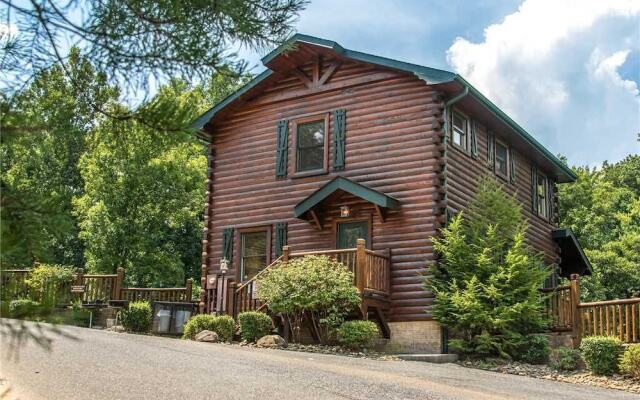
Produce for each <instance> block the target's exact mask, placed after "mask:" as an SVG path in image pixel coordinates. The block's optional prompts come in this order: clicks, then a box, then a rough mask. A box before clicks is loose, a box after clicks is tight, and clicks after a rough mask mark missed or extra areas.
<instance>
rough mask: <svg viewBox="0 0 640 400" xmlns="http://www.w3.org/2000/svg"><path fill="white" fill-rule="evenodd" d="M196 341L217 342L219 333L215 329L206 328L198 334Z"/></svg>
mask: <svg viewBox="0 0 640 400" xmlns="http://www.w3.org/2000/svg"><path fill="white" fill-rule="evenodd" d="M195 341H196V342H209V343H215V342H217V341H218V334H217V333H215V332H214V331H207V330H204V331H202V332H200V333H198V334H197V335H196V338H195Z"/></svg>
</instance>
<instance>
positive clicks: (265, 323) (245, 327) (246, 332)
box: [238, 311, 273, 342]
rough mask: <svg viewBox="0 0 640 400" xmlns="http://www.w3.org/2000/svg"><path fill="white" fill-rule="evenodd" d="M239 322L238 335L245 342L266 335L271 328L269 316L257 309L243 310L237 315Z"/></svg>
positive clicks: (253, 340)
mask: <svg viewBox="0 0 640 400" xmlns="http://www.w3.org/2000/svg"><path fill="white" fill-rule="evenodd" d="M238 324H240V337H241V338H242V340H246V341H247V342H255V341H256V340H257V339H260V338H261V337H263V336H265V335H268V334H269V333H271V330H272V329H273V324H272V321H271V317H269V316H268V315H267V314H265V313H262V312H257V311H249V312H243V313H240V314H239V315H238Z"/></svg>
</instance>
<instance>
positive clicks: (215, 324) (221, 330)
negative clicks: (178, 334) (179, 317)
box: [182, 314, 236, 342]
mask: <svg viewBox="0 0 640 400" xmlns="http://www.w3.org/2000/svg"><path fill="white" fill-rule="evenodd" d="M205 330H206V331H213V332H215V333H217V334H218V338H219V339H220V340H221V341H223V342H228V341H231V339H233V334H234V333H235V331H236V323H235V321H234V320H233V318H231V317H230V316H228V315H220V316H217V315H210V314H198V315H194V316H193V317H191V318H190V319H189V321H187V323H186V324H185V325H184V331H183V333H182V338H183V339H192V340H193V339H194V338H195V337H196V335H197V334H198V333H200V332H202V331H205Z"/></svg>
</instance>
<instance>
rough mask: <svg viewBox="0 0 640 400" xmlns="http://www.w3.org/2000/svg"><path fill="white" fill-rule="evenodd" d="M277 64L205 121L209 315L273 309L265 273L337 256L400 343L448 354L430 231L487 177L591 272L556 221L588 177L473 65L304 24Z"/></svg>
mask: <svg viewBox="0 0 640 400" xmlns="http://www.w3.org/2000/svg"><path fill="white" fill-rule="evenodd" d="M262 63H263V64H264V66H265V67H266V69H265V71H264V72H262V73H261V74H259V75H258V76H256V77H255V78H254V79H253V80H252V81H250V82H249V83H247V84H246V85H245V86H244V87H242V88H240V89H239V90H238V91H237V92H235V93H233V94H232V95H230V96H229V97H227V98H226V99H224V100H223V101H222V102H220V103H219V104H217V105H215V106H214V107H213V108H211V109H210V110H208V111H207V112H206V113H205V114H203V115H202V116H201V117H199V118H198V119H197V120H196V121H195V122H194V123H193V128H194V129H196V130H197V132H198V135H199V137H200V138H201V139H203V140H206V141H207V142H208V146H209V154H208V180H207V192H206V201H205V211H204V225H205V227H204V235H203V240H202V244H203V253H202V288H203V289H204V290H203V291H202V298H201V302H200V307H201V311H202V312H208V313H227V314H232V315H236V314H238V313H239V312H242V311H246V310H256V309H257V310H264V309H265V308H266V305H265V304H263V302H261V300H260V298H259V290H258V288H257V285H256V284H255V277H256V276H257V275H258V274H260V273H261V271H264V270H265V269H266V268H269V267H270V266H271V265H273V264H274V262H275V261H277V260H283V259H284V260H288V259H290V258H292V257H301V256H304V255H306V254H327V255H330V256H331V257H334V258H336V259H338V260H339V261H342V262H343V263H344V264H345V265H347V266H348V267H349V268H350V269H351V270H352V271H353V272H354V274H355V284H356V286H357V287H358V289H359V290H360V293H361V295H362V297H363V305H362V309H361V310H360V311H361V316H362V317H363V318H372V319H374V320H376V321H378V322H379V323H380V326H381V328H382V329H381V331H382V334H383V335H384V337H385V338H387V341H386V345H387V350H390V351H397V352H432V353H438V352H441V351H442V349H443V345H444V340H443V334H444V333H443V329H441V327H440V326H439V325H438V323H437V322H436V321H434V320H433V318H432V316H431V314H430V307H431V304H432V303H433V294H432V293H431V292H430V291H429V289H428V287H427V286H425V282H424V281H425V274H426V272H427V269H428V266H429V265H430V264H432V263H436V262H437V254H435V253H434V251H433V245H432V240H431V237H433V236H435V235H437V234H438V231H439V229H440V228H441V227H442V225H443V224H444V223H445V222H446V220H447V216H448V215H451V214H452V213H455V212H458V211H460V210H464V209H465V207H466V206H467V205H468V204H469V201H470V200H471V198H472V197H473V195H474V191H475V187H476V184H477V181H478V177H479V176H481V175H483V174H488V175H490V176H493V177H495V179H498V180H500V181H501V182H502V185H503V187H504V190H506V191H507V192H509V193H516V196H517V198H518V199H519V200H520V201H521V203H522V205H523V210H524V212H525V213H526V218H527V219H528V221H529V225H530V228H529V231H528V237H527V241H528V243H529V245H530V246H531V247H532V248H533V249H535V250H536V251H538V252H540V253H542V254H543V255H544V257H545V259H546V260H547V261H548V262H549V263H550V264H553V265H555V266H556V271H557V275H558V276H569V275H570V274H574V273H579V274H588V273H589V271H590V269H589V268H590V267H589V264H588V260H586V258H585V257H584V253H583V252H582V249H581V248H580V245H579V244H578V242H577V241H576V239H575V236H574V235H573V233H572V232H571V231H570V230H568V229H559V228H558V226H557V224H558V212H559V210H558V201H557V185H558V184H562V183H568V182H572V181H574V180H575V179H576V176H575V174H574V173H573V172H572V171H571V169H569V168H568V167H567V166H566V165H565V164H564V163H563V162H561V161H560V160H559V159H558V158H556V157H555V156H554V155H553V154H552V153H550V152H549V151H548V150H547V149H545V148H544V147H543V146H542V145H541V144H540V143H539V142H538V141H536V140H535V139H534V138H533V136H532V135H530V134H529V133H527V132H526V131H525V130H524V129H523V128H522V127H520V126H519V125H518V124H517V123H516V122H514V121H513V120H512V119H511V118H509V116H507V115H506V114H505V113H504V112H503V111H501V110H500V109H499V108H498V107H497V106H495V105H494V104H493V103H492V102H491V101H489V100H488V99H487V98H486V97H485V96H483V95H482V94H481V93H480V92H479V91H478V90H477V89H475V88H474V87H473V86H472V85H470V84H469V83H468V82H467V81H466V80H465V79H464V78H462V77H461V76H459V75H457V74H455V73H452V72H448V71H443V70H438V69H434V68H429V67H424V66H419V65H414V64H410V63H405V62H401V61H397V60H392V59H388V58H384V57H379V56H375V55H371V54H365V53H362V52H359V51H354V50H349V49H346V48H344V47H342V46H340V45H339V44H338V43H336V42H333V41H330V40H325V39H321V38H317V37H312V36H308V35H302V34H296V35H295V36H293V37H292V38H291V39H290V40H288V41H287V42H286V43H284V44H283V45H282V46H280V47H279V48H277V49H275V50H274V51H272V52H271V53H269V54H268V55H267V56H265V57H264V58H263V59H262Z"/></svg>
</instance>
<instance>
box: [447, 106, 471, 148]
mask: <svg viewBox="0 0 640 400" xmlns="http://www.w3.org/2000/svg"><path fill="white" fill-rule="evenodd" d="M468 137H469V120H468V119H467V118H466V117H465V116H464V115H462V114H460V113H458V112H455V111H454V112H452V113H451V141H452V142H453V144H454V145H456V146H459V147H461V148H462V149H464V150H467V148H468V145H467V143H468Z"/></svg>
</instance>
